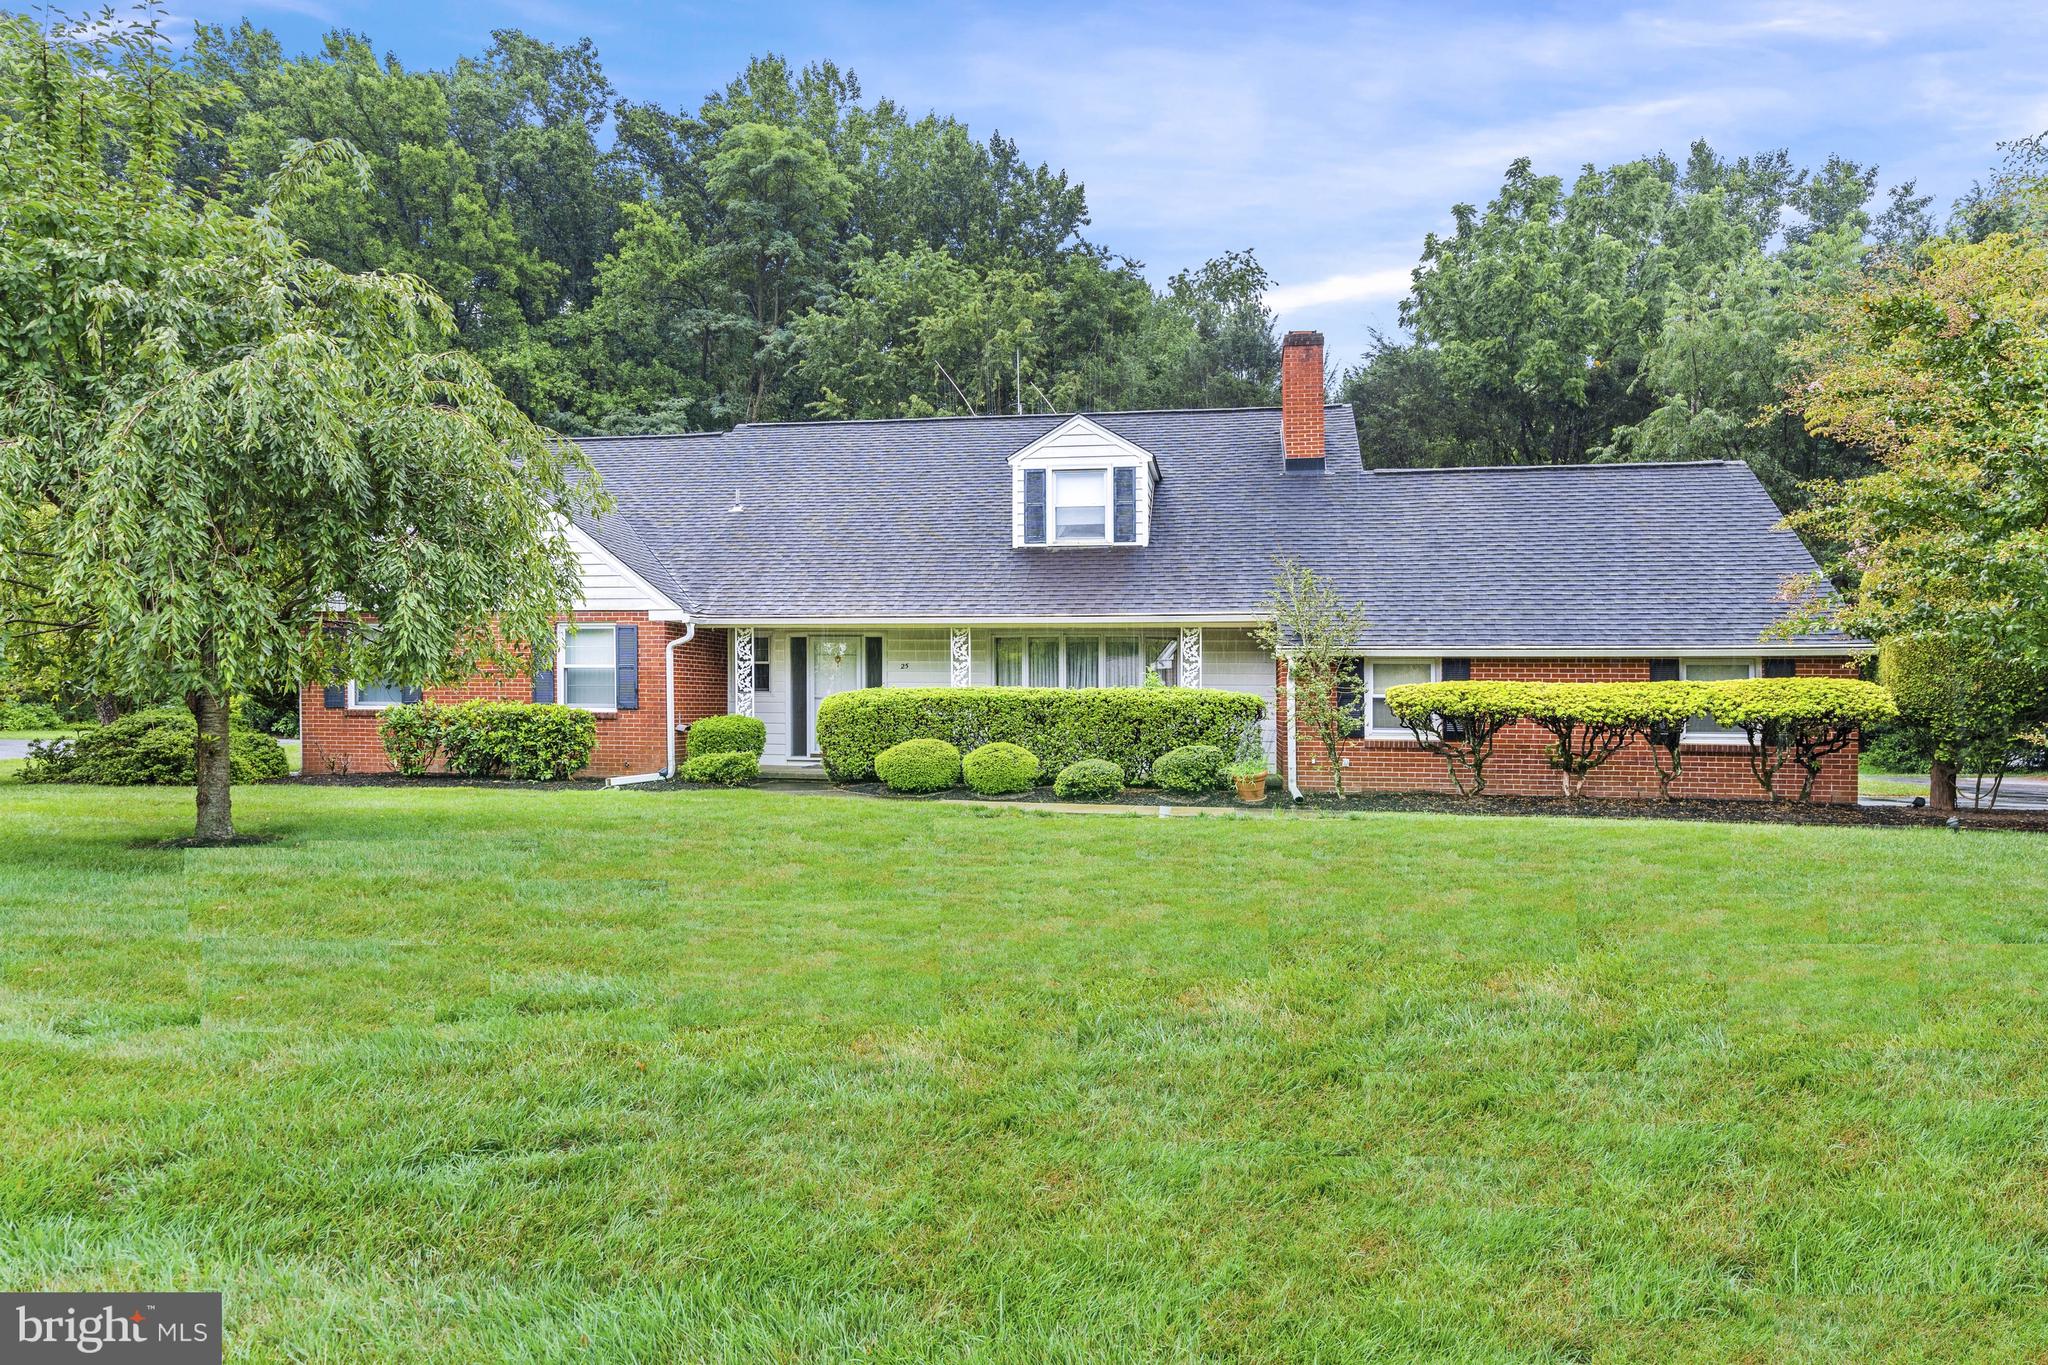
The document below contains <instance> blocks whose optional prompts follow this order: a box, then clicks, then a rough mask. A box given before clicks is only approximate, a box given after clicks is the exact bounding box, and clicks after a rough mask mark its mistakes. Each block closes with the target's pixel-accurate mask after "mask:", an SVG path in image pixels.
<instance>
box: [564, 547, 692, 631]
mask: <svg viewBox="0 0 2048 1365" xmlns="http://www.w3.org/2000/svg"><path fill="white" fill-rule="evenodd" d="M567 535H568V537H569V545H570V548H571V549H573V550H575V552H576V573H577V584H578V593H579V595H578V598H577V606H576V609H577V610H578V611H672V610H674V609H675V603H673V602H671V601H669V600H668V599H667V598H666V597H663V596H662V595H661V594H660V593H659V592H658V591H656V590H655V589H654V588H653V587H652V586H651V585H650V584H649V583H647V582H646V580H644V579H642V578H641V577H640V576H639V575H638V574H636V573H634V572H633V571H632V570H631V569H629V568H627V567H626V566H625V564H624V563H623V562H621V561H620V560H619V558H618V557H617V556H615V555H614V554H612V552H611V551H609V550H607V549H605V548H604V546H602V545H600V544H598V543H597V542H596V541H595V540H593V539H592V538H591V537H590V536H589V535H588V534H587V533H586V532H585V531H583V530H582V528H580V527H577V526H570V527H569V528H568V530H567Z"/></svg>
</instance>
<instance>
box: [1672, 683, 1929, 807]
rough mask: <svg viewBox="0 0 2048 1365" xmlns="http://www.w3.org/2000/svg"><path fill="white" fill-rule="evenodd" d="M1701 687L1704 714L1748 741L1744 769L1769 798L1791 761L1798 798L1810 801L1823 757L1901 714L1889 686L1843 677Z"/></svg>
mask: <svg viewBox="0 0 2048 1365" xmlns="http://www.w3.org/2000/svg"><path fill="white" fill-rule="evenodd" d="M1700 691H1701V693H1702V695H1703V696H1704V697H1705V698H1706V703H1707V714H1708V715H1710V716H1712V717H1713V718H1714V719H1715V720H1717V721H1719V722H1720V723H1721V724H1723V725H1732V726H1734V727H1735V728H1736V729H1738V730H1740V731H1742V733H1743V737H1744V738H1745V739H1747V740H1748V741H1749V770H1750V772H1751V774H1752V775H1754V776H1755V778H1756V780H1757V785H1758V786H1760V787H1762V788H1763V789H1764V790H1765V791H1766V792H1767V793H1769V794H1770V798H1771V799H1772V800H1773V801H1775V800H1777V799H1778V795H1779V793H1778V787H1777V779H1778V774H1779V773H1780V772H1782V771H1783V770H1784V768H1785V766H1786V765H1787V764H1788V763H1789V764H1791V765H1793V766H1794V767H1795V768H1797V770H1798V772H1799V775H1800V779H1799V799H1800V800H1801V801H1810V800H1812V799H1813V784H1814V780H1815V779H1816V778H1818V777H1819V776H1820V769H1821V761H1822V760H1823V759H1825V758H1826V757H1827V756H1828V755H1829V754H1835V753H1840V752H1842V751H1843V750H1844V749H1847V748H1848V747H1849V746H1850V745H1852V744H1854V743H1855V742H1856V737H1857V735H1859V734H1860V733H1861V732H1862V729H1863V727H1864V726H1866V725H1880V724H1883V723H1884V722H1885V721H1890V720H1897V719H1898V717H1899V708H1898V707H1897V705H1895V704H1894V703H1893V701H1892V694H1891V693H1890V692H1887V691H1886V690H1885V689H1884V688H1882V687H1879V686H1878V685H1877V684H1876V683H1868V682H1856V681H1852V680H1850V679H1847V678H1748V679H1735V680H1731V681H1728V682H1710V683H1702V684H1700Z"/></svg>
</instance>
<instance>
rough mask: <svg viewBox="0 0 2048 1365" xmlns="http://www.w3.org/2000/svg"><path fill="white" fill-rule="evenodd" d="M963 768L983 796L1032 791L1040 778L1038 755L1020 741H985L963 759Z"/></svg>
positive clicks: (972, 785) (969, 782)
mask: <svg viewBox="0 0 2048 1365" xmlns="http://www.w3.org/2000/svg"><path fill="white" fill-rule="evenodd" d="M960 771H961V773H962V774H963V775H964V776H965V777H966V778H967V785H968V786H969V787H971V788H973V789H974V790H975V791H977V792H980V793H981V794H982V795H983V796H1006V795H1008V794H1009V793H1011V792H1028V791H1030V790H1031V788H1032V787H1033V786H1034V785H1035V784H1036V783H1037V781H1038V756H1037V755H1036V754H1034V753H1032V752H1031V751H1030V750H1029V749H1026V748H1024V747H1023V746H1022V745H1018V744H1004V743H1001V742H997V743H995V744H984V745H982V746H981V747H980V748H979V749H976V750H975V751H974V752H973V753H971V754H969V755H967V757H966V758H964V759H962V760H960Z"/></svg>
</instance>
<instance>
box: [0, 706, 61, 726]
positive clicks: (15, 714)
mask: <svg viewBox="0 0 2048 1365" xmlns="http://www.w3.org/2000/svg"><path fill="white" fill-rule="evenodd" d="M63 724H64V721H63V718H62V717H60V716H59V715H58V714H57V708H56V707H54V706H52V705H50V704H49V703H48V702H43V701H12V702H9V701H0V730H56V729H60V728H62V726H63Z"/></svg>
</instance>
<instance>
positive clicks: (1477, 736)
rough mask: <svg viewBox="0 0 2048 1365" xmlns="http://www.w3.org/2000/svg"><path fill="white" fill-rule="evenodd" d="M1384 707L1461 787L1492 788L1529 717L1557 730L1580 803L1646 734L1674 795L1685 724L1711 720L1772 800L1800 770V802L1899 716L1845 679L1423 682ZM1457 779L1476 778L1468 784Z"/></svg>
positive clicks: (1556, 748)
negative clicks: (1738, 744) (1731, 734)
mask: <svg viewBox="0 0 2048 1365" xmlns="http://www.w3.org/2000/svg"><path fill="white" fill-rule="evenodd" d="M1387 706H1388V708H1389V709H1390V710H1392V711H1393V712H1394V714H1395V715H1397V716H1399V717H1400V718H1401V720H1402V722H1403V723H1404V724H1406V725H1407V726H1408V727H1409V729H1410V730H1411V731H1413V732H1414V734H1415V736H1416V738H1417V739H1418V740H1419V741H1420V742H1421V743H1422V744H1423V745H1424V747H1426V748H1428V749H1430V750H1432V751H1433V752H1435V753H1438V754H1441V755H1443V757H1444V758H1445V760H1446V761H1447V762H1448V763H1449V764H1450V765H1451V776H1452V780H1453V781H1454V782H1456V783H1457V784H1458V787H1459V790H1461V791H1466V790H1469V791H1471V792H1474V793H1477V792H1479V791H1481V790H1483V789H1484V788H1485V785H1486V781H1485V764H1486V757H1487V754H1488V753H1489V752H1490V750H1491V748H1492V745H1493V740H1494V737H1495V736H1496V735H1497V734H1498V733H1499V732H1500V731H1501V730H1503V729H1505V728H1506V727H1507V726H1508V725H1510V724H1512V723H1513V722H1514V721H1516V720H1522V719H1526V720H1528V721H1530V722H1532V723H1533V724H1535V725H1538V726H1540V727H1542V728H1543V729H1544V730H1546V731H1548V732H1549V734H1550V737H1551V746H1550V752H1549V755H1548V757H1549V760H1550V764H1551V766H1552V767H1553V768H1556V769H1557V770H1558V771H1559V773H1560V774H1562V776H1563V780H1564V789H1565V793H1566V794H1567V795H1577V794H1578V792H1579V791H1580V789H1581V788H1582V787H1583V786H1584V784H1585V780H1586V778H1587V776H1588V775H1589V774H1591V773H1592V771H1593V770H1594V769H1595V768H1598V767H1599V766H1600V765H1601V764H1602V763H1605V762H1606V761H1607V760H1608V759H1609V758H1611V757H1613V756H1614V755H1615V754H1616V753H1618V752H1620V751H1621V750H1622V749H1623V748H1624V747H1626V746H1627V745H1628V744H1629V742H1630V741H1632V740H1634V739H1637V738H1640V739H1642V740H1643V741H1644V742H1645V743H1646V744H1648V745H1649V747H1650V749H1651V752H1652V756H1653V758H1654V760H1655V762H1656V765H1657V779H1658V783H1659V785H1660V786H1661V787H1662V788H1663V790H1664V794H1665V795H1666V796H1669V795H1670V791H1671V783H1672V781H1673V780H1674V779H1675V778H1676V777H1677V776H1678V775H1679V772H1680V765H1681V763H1682V761H1683V757H1682V740H1683V737H1684V730H1685V723H1686V722H1687V721H1688V720H1691V719H1692V718H1693V717H1695V716H1700V715H1707V716H1711V717H1713V719H1714V720H1715V721H1716V722H1718V723H1719V724H1722V725H1727V726H1733V727H1735V728H1738V729H1740V730H1741V731H1742V732H1743V733H1744V734H1745V735H1746V736H1747V738H1748V741H1749V758H1750V769H1751V771H1752V773H1754V774H1755V776H1756V779H1757V784H1758V785H1759V786H1761V787H1762V788H1763V789H1764V791H1766V792H1767V793H1770V794H1772V795H1776V791H1775V784H1776V778H1777V775H1778V773H1779V772H1780V770H1782V769H1783V768H1784V767H1785V766H1786V765H1787V764H1788V763H1791V764H1796V765H1797V766H1798V768H1799V769H1800V771H1801V772H1802V773H1803V780H1802V782H1801V785H1800V797H1801V799H1805V798H1807V797H1808V796H1810V795H1811V794H1812V790H1813V782H1814V779H1815V778H1816V777H1817V776H1818V775H1819V773H1820V761H1821V759H1822V758H1824V757H1826V756H1827V755H1828V754H1831V753H1837V752H1839V751H1841V750H1843V749H1846V748H1847V747H1849V745H1851V744H1853V743H1854V742H1855V741H1856V737H1857V735H1858V734H1859V733H1860V732H1861V729H1862V728H1863V727H1864V726H1867V725H1876V724H1880V723H1882V722H1884V721H1887V720H1890V719H1891V718H1892V717H1894V716H1896V715H1897V714H1898V711H1897V708H1896V707H1894V706H1893V705H1892V700H1891V697H1890V695H1889V694H1888V693H1887V692H1886V691H1885V690H1884V689H1883V688H1881V687H1878V686H1876V685H1875V684H1873V683H1867V682H1856V681H1852V680H1849V679H1840V678H1753V679H1737V680H1732V681H1727V682H1710V683H1694V682H1643V683H1522V682H1476V683H1475V682H1449V683H1418V684H1415V685H1412V686H1408V687H1393V688H1389V689H1387ZM1461 772H1462V773H1464V774H1469V775H1470V777H1471V779H1472V785H1471V786H1470V787H1469V788H1468V787H1467V786H1466V778H1465V777H1464V776H1461Z"/></svg>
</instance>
